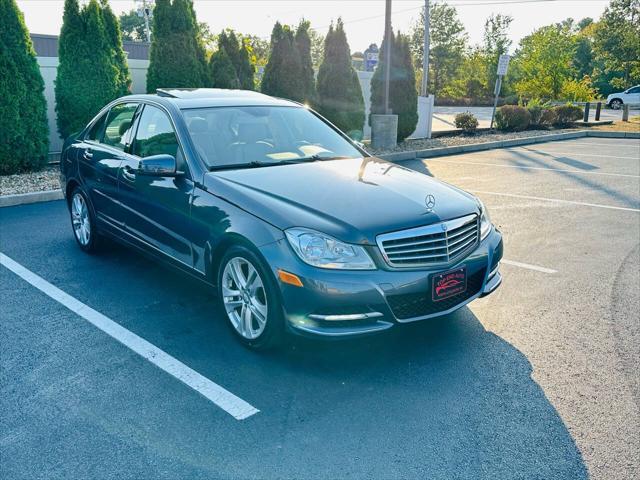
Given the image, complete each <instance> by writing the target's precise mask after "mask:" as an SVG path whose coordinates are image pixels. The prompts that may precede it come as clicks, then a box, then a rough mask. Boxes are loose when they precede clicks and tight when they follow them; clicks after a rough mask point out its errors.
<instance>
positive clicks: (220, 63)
mask: <svg viewBox="0 0 640 480" xmlns="http://www.w3.org/2000/svg"><path fill="white" fill-rule="evenodd" d="M209 70H210V75H211V80H212V84H213V87H214V88H230V89H234V88H239V87H240V82H239V81H238V75H237V74H236V69H235V67H234V66H233V62H232V61H231V58H230V56H229V54H228V53H227V49H226V48H225V47H224V46H222V45H220V44H219V46H218V50H216V51H215V52H214V53H213V55H211V59H210V61H209Z"/></svg>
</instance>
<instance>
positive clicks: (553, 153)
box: [509, 147, 640, 160]
mask: <svg viewBox="0 0 640 480" xmlns="http://www.w3.org/2000/svg"><path fill="white" fill-rule="evenodd" d="M515 149H518V150H525V151H527V152H531V153H539V154H544V153H546V154H548V155H563V156H568V157H593V158H618V159H625V160H640V155H638V156H636V157H621V156H620V155H595V154H593V153H576V152H554V151H552V152H547V151H544V150H538V149H534V148H524V147H512V148H510V149H509V150H515Z"/></svg>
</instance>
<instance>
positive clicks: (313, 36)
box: [309, 28, 324, 67]
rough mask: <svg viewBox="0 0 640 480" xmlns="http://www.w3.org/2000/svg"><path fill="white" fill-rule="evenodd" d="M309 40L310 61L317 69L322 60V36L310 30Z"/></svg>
mask: <svg viewBox="0 0 640 480" xmlns="http://www.w3.org/2000/svg"><path fill="white" fill-rule="evenodd" d="M309 39H310V40H311V61H312V63H313V66H314V67H319V66H320V64H321V63H322V59H323V58H324V36H323V35H322V34H320V33H318V32H317V31H315V30H313V29H312V28H310V29H309Z"/></svg>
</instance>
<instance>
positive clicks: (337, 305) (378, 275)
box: [261, 228, 503, 337]
mask: <svg viewBox="0 0 640 480" xmlns="http://www.w3.org/2000/svg"><path fill="white" fill-rule="evenodd" d="M372 248H375V247H372ZM502 250H503V247H502V235H501V233H500V232H499V231H498V230H496V229H495V228H494V229H492V231H491V233H490V234H489V236H488V237H487V238H485V239H484V240H483V241H482V242H480V244H479V245H478V246H477V247H476V249H475V250H473V251H472V252H471V253H470V254H468V255H467V256H466V257H465V258H464V259H462V260H460V261H458V262H456V263H455V264H452V265H449V266H447V267H439V268H434V269H428V270H427V269H392V268H390V267H388V266H386V265H385V266H384V267H383V268H379V269H378V270H367V271H340V270H327V269H320V268H315V267H311V266H309V265H307V264H305V263H304V262H302V261H301V260H299V259H298V257H297V256H296V254H295V253H294V252H293V251H292V250H291V247H290V246H289V244H288V243H287V241H286V240H284V239H283V240H280V241H278V242H275V243H272V244H269V245H266V246H264V247H262V248H261V251H262V254H263V255H264V256H265V258H266V259H267V260H268V262H269V264H270V265H271V266H272V268H273V271H274V274H275V275H276V278H277V271H278V270H279V269H281V270H285V271H287V272H290V273H293V274H295V275H297V276H298V277H299V278H300V279H301V280H302V284H303V287H296V286H293V285H289V284H285V283H282V282H278V285H279V287H280V293H281V297H282V303H283V309H284V315H285V318H286V320H287V324H288V326H289V328H290V330H291V331H293V332H294V333H298V334H303V335H304V334H306V335H321V336H325V337H349V336H354V335H364V334H371V333H375V332H380V331H383V330H387V329H389V328H392V327H393V326H394V325H397V324H400V323H408V322H414V321H419V320H427V319H429V318H434V317H439V316H443V315H447V314H450V313H451V312H453V311H455V310H457V309H459V308H461V307H463V306H464V305H466V304H468V303H469V302H471V301H473V300H475V299H476V298H478V297H484V296H486V295H489V294H490V293H492V292H494V291H495V290H496V289H497V288H498V287H499V286H500V284H501V282H502V276H501V274H500V271H499V262H500V259H501V258H502ZM370 253H373V255H372V256H375V252H374V251H372V252H370ZM374 260H375V261H376V262H377V263H378V264H379V266H380V265H382V262H383V261H382V260H381V257H380V256H379V255H378V258H375V259H374ZM463 265H464V266H466V268H467V278H468V280H467V290H466V292H464V293H462V294H458V295H455V296H453V297H451V298H449V299H446V300H441V301H439V302H433V301H432V300H431V299H430V298H429V295H430V292H431V278H432V276H433V275H434V274H436V273H442V272H443V271H448V270H453V269H455V268H457V267H460V266H463Z"/></svg>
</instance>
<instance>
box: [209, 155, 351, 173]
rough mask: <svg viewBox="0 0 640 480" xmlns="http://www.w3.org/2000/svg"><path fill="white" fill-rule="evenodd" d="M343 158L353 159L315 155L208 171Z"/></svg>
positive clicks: (256, 161)
mask: <svg viewBox="0 0 640 480" xmlns="http://www.w3.org/2000/svg"><path fill="white" fill-rule="evenodd" d="M343 158H353V157H346V156H336V157H322V156H320V155H317V154H316V155H310V156H308V157H300V158H287V159H283V160H278V161H275V162H261V161H259V160H253V161H251V162H248V163H233V164H229V165H211V166H210V167H209V171H215V170H233V169H236V168H257V167H273V166H276V165H291V164H294V163H305V162H318V161H325V160H341V159H343Z"/></svg>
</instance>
